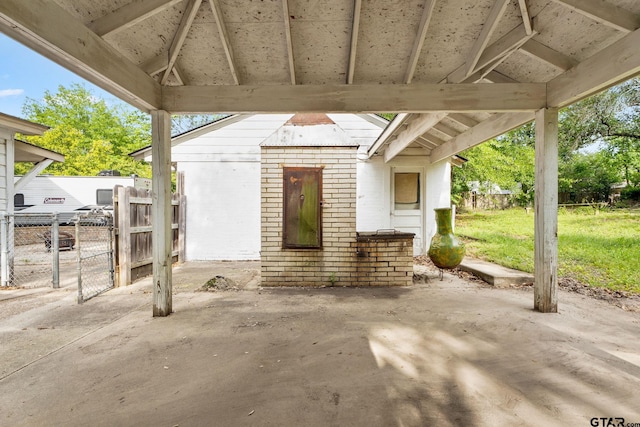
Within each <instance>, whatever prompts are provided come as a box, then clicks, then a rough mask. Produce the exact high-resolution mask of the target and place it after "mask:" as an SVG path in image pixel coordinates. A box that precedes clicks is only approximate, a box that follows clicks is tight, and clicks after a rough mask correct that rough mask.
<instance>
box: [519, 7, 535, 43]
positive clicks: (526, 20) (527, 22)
mask: <svg viewBox="0 0 640 427" xmlns="http://www.w3.org/2000/svg"><path fill="white" fill-rule="evenodd" d="M518 5H519V6H520V15H522V23H523V24H524V30H525V32H526V33H527V35H531V34H533V25H532V24H531V15H529V6H528V5H527V0H518Z"/></svg>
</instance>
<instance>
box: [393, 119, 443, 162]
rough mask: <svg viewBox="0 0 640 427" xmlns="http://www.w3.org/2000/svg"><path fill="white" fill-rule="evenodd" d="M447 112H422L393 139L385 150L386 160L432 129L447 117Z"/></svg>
mask: <svg viewBox="0 0 640 427" xmlns="http://www.w3.org/2000/svg"><path fill="white" fill-rule="evenodd" d="M446 115H447V114H446V113H428V114H421V115H420V116H419V117H416V118H415V119H413V120H412V121H411V122H409V125H408V126H407V128H406V129H405V130H403V131H402V132H400V133H399V134H398V136H397V137H396V139H394V140H393V141H391V143H390V144H389V146H388V147H387V149H386V150H385V151H384V161H385V162H388V161H390V160H391V159H393V158H394V157H395V156H397V155H398V154H400V153H401V152H402V151H403V150H404V149H405V148H407V147H408V146H409V145H410V144H411V143H412V142H413V141H414V140H415V139H416V138H418V137H419V136H421V135H422V134H423V133H425V132H426V131H428V130H429V129H431V128H432V127H433V126H434V125H436V124H437V123H438V122H439V121H440V120H442V119H443V118H444V117H446Z"/></svg>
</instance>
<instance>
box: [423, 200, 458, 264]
mask: <svg viewBox="0 0 640 427" xmlns="http://www.w3.org/2000/svg"><path fill="white" fill-rule="evenodd" d="M434 211H435V212H436V224H437V225H438V232H437V233H436V234H435V235H434V236H433V238H432V239H431V245H430V246H429V258H431V261H433V263H434V264H435V265H436V267H438V268H454V267H457V266H458V264H460V263H461V262H462V258H464V252H465V249H464V243H462V242H461V241H460V240H458V238H457V237H456V236H454V235H453V229H452V226H451V208H440V209H434Z"/></svg>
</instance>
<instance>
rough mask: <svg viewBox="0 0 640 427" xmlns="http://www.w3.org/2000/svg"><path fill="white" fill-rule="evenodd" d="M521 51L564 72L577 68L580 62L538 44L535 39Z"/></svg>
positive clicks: (527, 43) (521, 48)
mask: <svg viewBox="0 0 640 427" xmlns="http://www.w3.org/2000/svg"><path fill="white" fill-rule="evenodd" d="M520 51H521V52H522V53H524V54H526V55H528V56H530V57H532V58H535V59H538V60H540V61H542V62H544V63H546V64H549V65H551V66H552V67H555V68H558V69H560V70H562V71H567V70H568V69H569V68H571V67H573V66H575V65H576V64H577V63H578V61H576V60H574V59H573V58H571V57H569V56H566V55H564V54H562V53H560V52H558V51H556V50H553V49H551V48H550V47H547V46H545V45H543V44H542V43H540V42H537V41H535V40H533V39H531V40H528V41H527V42H526V43H524V44H523V45H522V46H521V47H520Z"/></svg>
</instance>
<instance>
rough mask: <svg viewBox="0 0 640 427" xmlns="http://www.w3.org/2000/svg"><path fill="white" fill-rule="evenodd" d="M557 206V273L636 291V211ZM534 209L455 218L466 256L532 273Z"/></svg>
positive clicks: (639, 253) (639, 224) (639, 279)
mask: <svg viewBox="0 0 640 427" xmlns="http://www.w3.org/2000/svg"><path fill="white" fill-rule="evenodd" d="M594 212H595V211H594V210H593V209H591V208H582V209H579V210H576V211H570V210H563V209H561V210H560V212H559V215H558V261H559V275H560V276H561V277H572V278H574V279H576V280H579V281H580V282H583V283H586V284H589V285H591V286H601V287H606V288H609V289H612V290H625V291H631V292H634V293H640V210H611V211H600V212H599V213H598V214H597V215H595V214H594ZM533 217H534V215H533V210H531V211H530V213H529V214H527V213H526V212H525V210H524V209H509V210H504V211H481V212H472V213H463V214H460V213H459V214H458V215H457V216H456V230H455V231H456V234H457V235H458V236H460V237H462V238H463V240H464V241H465V243H466V246H467V254H468V255H471V256H474V257H478V258H482V259H485V260H488V261H492V262H495V263H498V264H501V265H504V266H506V267H511V268H515V269H518V270H522V271H527V272H531V273H532V272H533Z"/></svg>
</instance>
